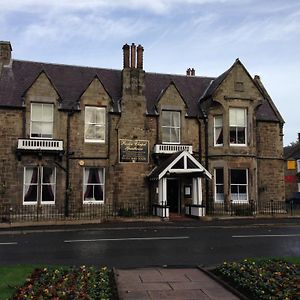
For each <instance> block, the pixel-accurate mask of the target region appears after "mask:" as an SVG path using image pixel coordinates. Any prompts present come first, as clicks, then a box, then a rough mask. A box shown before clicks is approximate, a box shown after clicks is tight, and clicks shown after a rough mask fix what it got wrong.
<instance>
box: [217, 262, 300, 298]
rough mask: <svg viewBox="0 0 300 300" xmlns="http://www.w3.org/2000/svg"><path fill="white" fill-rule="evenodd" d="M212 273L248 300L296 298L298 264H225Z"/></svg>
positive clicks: (299, 289) (299, 277) (299, 290)
mask: <svg viewBox="0 0 300 300" xmlns="http://www.w3.org/2000/svg"><path fill="white" fill-rule="evenodd" d="M214 273H215V274H216V275H218V276H219V277H221V278H222V279H223V280H224V281H226V282H228V283H229V284H230V285H231V286H233V287H234V288H236V289H237V290H239V291H240V292H242V293H243V294H245V295H246V296H248V297H249V298H250V299H257V300H260V299H269V300H272V299H274V300H275V299H276V300H292V299H293V300H294V299H300V265H299V264H297V265H296V264H292V263H289V262H287V261H285V260H279V259H269V260H260V261H254V260H247V259H245V260H244V261H242V262H233V263H226V262H224V263H223V265H221V266H219V267H217V268H216V269H215V270H214Z"/></svg>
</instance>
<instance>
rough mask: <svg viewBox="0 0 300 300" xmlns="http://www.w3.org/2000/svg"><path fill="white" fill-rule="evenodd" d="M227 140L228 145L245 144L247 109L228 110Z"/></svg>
mask: <svg viewBox="0 0 300 300" xmlns="http://www.w3.org/2000/svg"><path fill="white" fill-rule="evenodd" d="M229 126H230V129H229V138H230V145H241V146H245V145H246V144H247V109H244V108H230V109H229Z"/></svg>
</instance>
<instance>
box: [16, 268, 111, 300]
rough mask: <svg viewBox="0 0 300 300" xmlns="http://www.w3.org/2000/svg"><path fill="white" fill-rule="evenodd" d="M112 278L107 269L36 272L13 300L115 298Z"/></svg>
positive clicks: (47, 269)
mask: <svg viewBox="0 0 300 300" xmlns="http://www.w3.org/2000/svg"><path fill="white" fill-rule="evenodd" d="M112 275H113V274H112V271H111V270H109V269H107V268H106V267H103V268H101V269H96V268H94V267H86V266H81V267H77V268H76V267H71V268H66V267H60V268H43V269H35V270H34V271H33V273H32V274H31V276H30V277H29V278H27V280H26V283H25V284H24V285H23V286H22V287H20V288H19V289H18V290H17V292H16V294H15V295H14V296H13V298H12V300H17V299H24V300H25V299H43V300H44V299H45V300H46V299H49V300H50V299H51V300H58V299H68V300H69V299H82V300H85V299H86V300H87V299H115V298H114V296H115V294H114V293H115V291H114V284H113V280H112V278H113V276H112Z"/></svg>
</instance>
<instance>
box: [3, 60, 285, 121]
mask: <svg viewBox="0 0 300 300" xmlns="http://www.w3.org/2000/svg"><path fill="white" fill-rule="evenodd" d="M235 63H237V62H235ZM232 67H233V66H232ZM232 67H231V68H232ZM231 68H230V69H228V70H227V71H226V72H224V73H223V74H222V75H220V76H219V77H217V78H213V77H200V76H185V75H173V74H158V73H145V98H146V105H147V113H148V114H149V115H156V114H157V112H156V108H155V106H156V103H157V100H158V98H159V96H160V95H161V93H162V92H163V91H164V90H165V89H166V88H167V87H168V86H169V85H170V84H174V86H175V87H176V89H177V90H178V92H179V94H180V95H181V97H182V98H183V100H184V102H185V103H186V105H187V115H188V116H189V117H199V116H200V117H202V116H203V115H202V109H203V108H204V106H201V107H199V99H204V100H205V99H207V100H205V101H203V100H201V101H202V102H204V103H206V104H208V105H210V104H209V99H210V98H211V96H212V95H213V93H214V91H215V90H216V89H217V88H218V86H219V85H220V84H221V83H222V81H223V80H224V79H225V78H226V76H227V74H228V73H229V72H230V70H231ZM41 72H45V73H46V74H47V76H48V78H49V80H50V81H51V83H52V85H53V86H54V88H55V90H56V91H57V93H58V94H59V96H60V98H61V99H60V100H61V103H60V104H61V106H60V108H61V109H78V102H79V100H80V97H81V95H82V94H83V93H84V91H85V90H86V88H87V87H88V86H89V84H90V83H91V82H92V80H93V79H94V78H98V79H99V80H100V81H101V83H102V85H103V87H104V89H105V90H106V91H107V93H108V94H109V95H110V97H111V99H112V106H113V112H120V101H121V98H122V71H121V70H112V69H102V68H91V67H79V66H70V65H61V64H50V63H42V62H30V61H21V60H13V61H12V65H11V67H6V66H4V67H3V68H2V73H1V76H0V107H16V108H23V107H24V106H23V99H22V97H23V95H24V93H25V91H27V90H28V88H29V87H30V86H31V85H32V84H33V83H34V81H35V80H36V78H37V76H38V75H39V74H41ZM266 95H267V94H266ZM268 97H269V96H268ZM268 97H267V96H266V98H267V99H269V100H266V101H264V102H263V104H262V105H261V107H260V108H259V110H258V115H257V118H258V119H259V120H270V121H278V120H279V119H280V117H279V114H278V113H277V112H276V107H275V105H274V104H272V103H273V102H272V101H270V98H268ZM274 108H275V109H274ZM279 121H281V119H280V120H279Z"/></svg>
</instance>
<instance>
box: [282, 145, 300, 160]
mask: <svg viewBox="0 0 300 300" xmlns="http://www.w3.org/2000/svg"><path fill="white" fill-rule="evenodd" d="M283 157H284V159H286V160H288V159H300V142H297V143H296V144H294V145H291V146H287V147H284V148H283Z"/></svg>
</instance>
